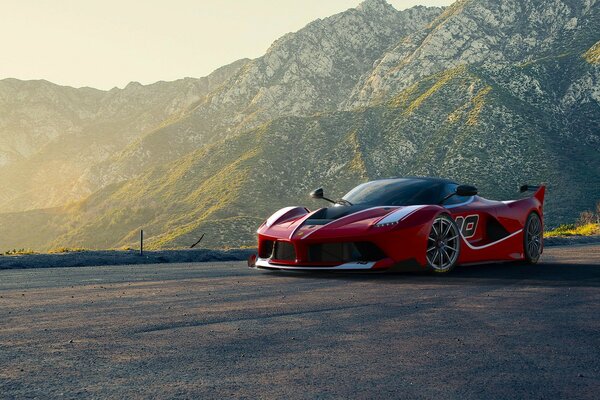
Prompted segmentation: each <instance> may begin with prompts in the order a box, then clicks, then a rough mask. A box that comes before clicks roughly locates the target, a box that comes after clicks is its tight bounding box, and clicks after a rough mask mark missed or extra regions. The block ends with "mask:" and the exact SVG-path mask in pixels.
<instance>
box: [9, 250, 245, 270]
mask: <svg viewBox="0 0 600 400" xmlns="http://www.w3.org/2000/svg"><path fill="white" fill-rule="evenodd" d="M255 252H256V250H254V249H232V250H208V249H197V250H191V249H190V250H161V251H145V252H144V255H140V253H139V251H121V250H98V251H78V252H71V253H57V254H23V255H11V256H6V255H5V256H0V270H2V269H24V268H56V267H86V266H98V265H135V264H160V263H184V262H207V261H241V260H247V259H248V257H249V256H250V254H252V253H255Z"/></svg>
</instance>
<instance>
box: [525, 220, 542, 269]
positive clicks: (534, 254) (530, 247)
mask: <svg viewBox="0 0 600 400" xmlns="http://www.w3.org/2000/svg"><path fill="white" fill-rule="evenodd" d="M524 232H525V234H524V235H523V242H524V243H523V248H524V253H525V254H524V255H525V261H527V262H528V263H531V264H535V263H537V262H538V261H539V259H540V256H541V255H542V249H543V242H542V240H543V239H542V236H543V234H544V229H543V227H542V221H541V220H540V217H539V216H538V215H537V214H536V213H531V214H529V216H528V217H527V221H526V222H525V228H524Z"/></svg>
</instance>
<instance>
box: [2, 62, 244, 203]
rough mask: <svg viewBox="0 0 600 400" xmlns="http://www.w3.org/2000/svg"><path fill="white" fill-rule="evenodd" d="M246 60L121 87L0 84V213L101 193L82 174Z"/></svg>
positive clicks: (200, 96) (204, 92) (193, 100)
mask: <svg viewBox="0 0 600 400" xmlns="http://www.w3.org/2000/svg"><path fill="white" fill-rule="evenodd" d="M247 61H248V60H240V61H237V62H235V63H233V64H231V65H228V66H225V67H223V68H220V69H219V70H217V71H215V72H213V73H212V74H211V75H209V76H207V77H205V78H200V79H192V78H186V79H181V80H178V81H174V82H158V83H155V84H152V85H147V86H143V85H140V84H139V83H136V82H132V83H130V84H129V85H127V86H126V87H125V88H124V89H117V88H115V89H112V90H110V91H100V90H96V89H90V88H81V89H75V88H71V87H64V86H58V85H54V84H52V83H50V82H46V81H19V80H16V79H5V80H1V81H0V184H1V185H2V186H3V187H5V188H9V189H8V190H5V191H4V192H3V193H2V194H0V210H2V211H8V210H24V209H28V208H38V207H48V206H57V205H62V204H65V203H66V202H68V201H72V200H78V199H81V198H83V197H84V196H85V195H88V194H90V193H91V192H92V191H94V190H97V189H99V188H100V187H102V182H99V181H97V180H92V179H90V177H89V176H87V175H88V174H85V173H83V174H82V171H85V169H86V168H89V167H90V166H92V165H94V164H96V163H98V162H100V161H103V160H104V159H106V158H108V157H110V156H111V155H113V154H115V153H116V152H118V151H120V150H121V149H123V148H124V147H125V146H126V145H127V144H129V143H130V142H132V141H133V140H135V139H136V138H137V137H138V136H139V135H141V134H143V133H144V132H146V131H148V130H150V129H153V128H155V127H156V126H158V125H160V124H161V123H163V122H164V120H165V119H167V118H169V117H176V116H178V115H179V114H180V113H182V112H183V111H185V110H186V109H187V108H188V107H189V106H191V105H192V104H194V103H196V102H198V101H201V100H202V99H203V98H204V96H206V95H207V94H208V93H210V92H211V91H212V90H214V89H215V88H216V87H218V86H219V85H221V84H222V82H223V81H225V80H226V79H228V78H229V77H230V76H231V75H232V74H233V73H235V72H236V71H237V70H238V69H239V68H240V67H241V66H243V65H244V64H245V63H246V62H247Z"/></svg>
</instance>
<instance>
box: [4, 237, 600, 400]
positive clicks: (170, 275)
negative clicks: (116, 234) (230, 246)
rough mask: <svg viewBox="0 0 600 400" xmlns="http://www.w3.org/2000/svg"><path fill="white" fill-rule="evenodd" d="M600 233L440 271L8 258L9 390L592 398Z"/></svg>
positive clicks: (21, 393)
mask: <svg viewBox="0 0 600 400" xmlns="http://www.w3.org/2000/svg"><path fill="white" fill-rule="evenodd" d="M598 393H600V246H598V245H592V246H578V247H556V248H550V249H547V251H546V253H545V254H544V256H543V260H542V262H541V263H540V264H538V265H535V266H527V265H519V264H495V265H483V266H471V267H462V268H458V269H457V270H455V271H454V272H453V273H452V274H450V275H447V276H431V275H419V274H394V275H382V274H379V275H364V274H352V275H350V274H318V275H310V274H300V273H277V272H262V271H254V270H249V269H248V268H247V267H245V264H244V263H240V262H234V263H191V264H160V265H138V266H115V267H107V266H103V267H82V268H50V269H39V270H36V269H28V270H6V271H0V398H9V399H12V398H36V397H37V398H89V397H92V398H252V399H254V398H300V399H303V398H306V399H312V398H322V399H330V398H331V399H333V398H365V399H367V398H368V399H372V398H437V399H446V398H460V399H468V398H485V399H489V398H503V399H509V398H515V399H516V398H589V399H592V398H598V397H597V396H598Z"/></svg>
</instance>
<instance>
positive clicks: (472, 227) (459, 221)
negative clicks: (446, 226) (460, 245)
mask: <svg viewBox="0 0 600 400" xmlns="http://www.w3.org/2000/svg"><path fill="white" fill-rule="evenodd" d="M454 220H455V221H456V225H458V229H459V230H460V232H461V233H462V235H463V237H464V238H465V239H468V238H470V237H473V236H475V231H477V223H478V222H479V215H477V214H473V215H467V216H466V217H456V218H455V219H454Z"/></svg>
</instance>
